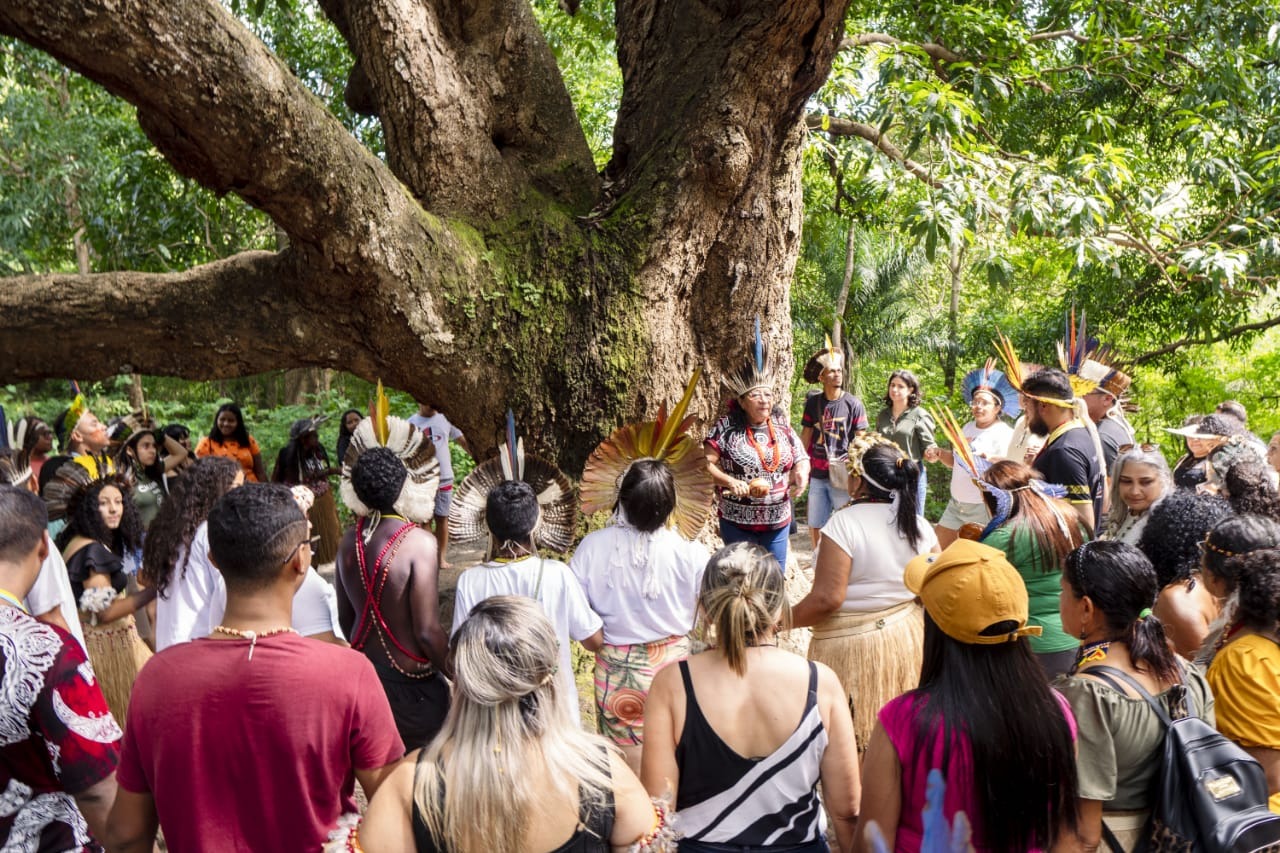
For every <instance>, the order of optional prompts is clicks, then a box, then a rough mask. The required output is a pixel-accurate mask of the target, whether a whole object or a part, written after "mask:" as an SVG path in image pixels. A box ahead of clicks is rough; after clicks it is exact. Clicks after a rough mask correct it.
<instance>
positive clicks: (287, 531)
mask: <svg viewBox="0 0 1280 853" xmlns="http://www.w3.org/2000/svg"><path fill="white" fill-rule="evenodd" d="M209 556H210V558H211V560H212V561H213V563H214V565H215V566H217V568H218V570H219V571H220V572H221V573H222V577H223V579H224V580H225V581H226V587H227V608H226V613H225V615H224V616H223V619H222V624H220V625H218V626H217V627H215V628H214V629H213V633H212V634H211V635H210V636H209V637H207V638H205V639H200V640H195V641H194V642H190V643H182V644H180V645H176V646H171V647H170V648H168V649H166V650H165V651H163V652H161V653H160V654H158V655H156V656H155V657H154V658H152V659H151V661H150V662H149V663H148V664H147V665H146V667H144V668H143V670H142V672H141V673H139V675H138V680H137V682H136V683H135V684H134V688H133V695H132V697H131V699H130V703H129V719H128V724H127V725H126V726H125V728H126V734H125V741H124V754H123V756H122V758H121V763H120V771H119V782H120V793H119V795H118V796H117V798H116V803H115V807H114V808H113V809H112V811H111V845H112V849H113V850H119V851H129V850H141V851H150V850H151V849H152V843H153V842H154V840H155V836H156V828H157V824H158V825H159V826H161V827H163V829H164V836H165V841H166V842H167V843H168V846H169V850H171V851H173V853H188V851H206V850H207V851H225V850H302V851H314V850H319V849H320V847H321V845H322V844H323V843H324V841H325V839H326V836H327V835H328V833H329V832H330V831H331V830H333V829H334V828H335V827H336V825H337V824H338V820H339V818H340V817H341V816H342V815H344V814H354V813H355V812H356V805H355V801H354V799H353V796H352V795H353V792H354V783H355V780H356V779H359V780H360V785H361V787H363V788H364V791H365V793H366V795H368V796H372V795H373V792H374V791H375V790H376V789H377V787H378V785H380V784H381V783H382V781H383V779H385V778H386V775H387V773H388V772H390V769H391V768H390V765H392V764H394V763H395V762H396V761H397V760H398V759H399V758H400V756H402V755H403V754H404V744H403V743H402V742H401V740H400V736H399V735H398V734H397V733H396V726H395V720H394V719H393V718H392V716H391V708H390V707H389V706H388V704H387V699H386V695H385V694H384V693H383V691H382V686H381V684H380V683H379V682H378V677H377V675H376V674H375V673H374V671H373V667H372V665H370V663H369V661H368V660H367V659H366V658H365V657H364V656H363V655H361V654H360V653H358V652H354V651H351V650H350V649H345V648H340V647H338V646H334V645H331V644H328V643H322V642H319V641H317V640H311V639H307V638H304V637H300V636H298V635H297V634H296V633H295V632H294V631H293V629H292V628H291V627H290V625H289V619H290V614H291V612H292V607H293V595H294V593H295V592H296V591H297V589H298V587H299V586H301V584H302V580H303V578H304V577H305V576H306V573H307V570H308V569H309V568H310V565H311V549H310V543H309V541H308V538H307V521H306V516H304V515H303V514H302V510H300V509H299V508H298V505H297V503H296V502H295V501H294V499H293V495H292V494H291V493H290V491H289V489H288V488H286V487H285V486H281V485H275V484H249V485H246V486H243V487H241V488H239V489H235V490H233V491H231V492H228V493H227V494H226V495H224V496H223V497H222V498H221V499H220V500H219V501H218V503H217V504H215V505H214V508H213V511H212V512H211V513H210V514H209Z"/></svg>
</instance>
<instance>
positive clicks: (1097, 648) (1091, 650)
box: [1072, 640, 1111, 672]
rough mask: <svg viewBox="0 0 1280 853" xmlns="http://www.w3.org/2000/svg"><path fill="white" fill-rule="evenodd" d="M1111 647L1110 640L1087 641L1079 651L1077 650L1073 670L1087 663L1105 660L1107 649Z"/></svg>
mask: <svg viewBox="0 0 1280 853" xmlns="http://www.w3.org/2000/svg"><path fill="white" fill-rule="evenodd" d="M1110 648H1111V641H1110V640H1099V641H1098V642H1096V643H1087V644H1086V645H1083V646H1081V647H1080V649H1079V651H1077V652H1076V665H1075V666H1074V667H1072V672H1075V671H1076V670H1079V669H1080V667H1082V666H1084V665H1085V664H1088V663H1095V662H1097V661H1100V660H1105V659H1106V657H1107V650H1108V649H1110Z"/></svg>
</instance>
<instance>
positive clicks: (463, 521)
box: [449, 409, 578, 552]
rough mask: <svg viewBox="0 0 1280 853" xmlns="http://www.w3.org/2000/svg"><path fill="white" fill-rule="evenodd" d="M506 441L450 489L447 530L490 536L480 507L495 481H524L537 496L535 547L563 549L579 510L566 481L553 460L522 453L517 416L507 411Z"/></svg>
mask: <svg viewBox="0 0 1280 853" xmlns="http://www.w3.org/2000/svg"><path fill="white" fill-rule="evenodd" d="M505 433H506V441H505V442H504V443H503V445H502V446H501V447H500V448H498V455H497V457H495V458H493V459H489V460H486V461H484V462H481V463H480V464H479V465H477V466H476V467H475V468H474V469H472V471H471V473H470V474H468V475H467V477H466V479H465V480H463V481H462V483H461V484H459V486H458V488H457V489H456V490H455V491H454V493H453V507H452V508H451V509H450V511H449V530H450V534H451V535H452V536H453V539H454V540H455V541H458V542H475V541H479V540H482V539H485V538H487V537H488V536H489V525H488V523H487V522H486V521H485V509H486V507H487V506H488V502H489V493H490V492H491V491H493V489H494V487H495V486H497V485H498V484H499V483H502V482H506V481H508V480H523V481H524V482H526V483H528V484H529V485H530V486H531V487H532V488H533V492H534V494H535V495H537V498H538V508H539V509H540V510H541V511H542V520H541V521H540V522H539V524H538V527H537V530H536V532H535V538H536V540H537V544H538V546H539V547H544V548H549V549H551V550H553V551H561V552H563V551H567V550H568V549H569V546H570V545H572V544H573V538H574V533H575V532H576V530H577V523H578V508H577V500H576V499H575V495H574V493H573V483H571V482H570V481H569V478H568V477H566V476H565V475H564V474H563V473H562V472H561V471H560V469H559V468H557V467H556V466H555V464H553V463H552V462H549V461H547V460H546V459H543V458H541V457H539V456H534V455H532V454H526V453H525V452H524V439H523V438H522V437H520V436H519V435H517V433H516V420H515V416H514V415H513V414H512V413H511V410H510V409H508V410H507V418H506V425H505Z"/></svg>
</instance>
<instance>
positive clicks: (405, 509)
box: [339, 380, 440, 535]
mask: <svg viewBox="0 0 1280 853" xmlns="http://www.w3.org/2000/svg"><path fill="white" fill-rule="evenodd" d="M375 447H385V448H387V449H388V450H390V451H391V452H393V453H395V455H396V456H398V457H399V458H400V461H401V462H402V463H403V464H404V467H405V470H406V471H407V472H408V475H409V476H407V477H406V478H405V481H404V486H403V487H401V489H400V497H399V498H397V499H396V502H395V511H396V512H397V513H399V514H400V515H403V516H404V517H405V518H407V519H409V520H410V521H413V522H417V523H422V522H426V521H430V520H431V516H432V515H434V514H435V506H436V490H437V488H439V485H440V463H439V462H437V461H436V449H435V445H433V444H432V443H431V442H430V441H427V439H426V437H425V436H424V435H423V433H422V430H420V429H418V428H417V427H416V426H414V425H413V424H411V423H409V422H408V421H406V420H404V419H403V418H397V417H394V416H393V415H391V403H390V401H389V400H388V399H387V395H386V393H385V392H384V391H383V389H382V380H378V390H377V395H376V396H375V397H374V399H373V400H372V401H370V403H369V417H367V418H365V419H364V420H362V421H360V423H359V424H357V425H356V428H355V431H354V432H352V433H351V443H350V444H349V445H348V446H347V454H346V456H345V457H343V459H342V483H341V485H340V486H339V490H340V491H341V493H342V500H343V502H344V503H345V504H346V505H347V506H348V507H350V508H351V511H352V512H354V513H355V514H356V515H360V516H370V515H373V514H374V511H373V510H372V509H370V508H369V507H367V506H365V503H364V501H362V500H360V498H359V497H358V496H357V495H356V490H355V489H354V488H353V487H352V485H351V472H352V471H353V470H355V467H356V463H357V462H358V461H360V457H361V456H363V455H364V454H365V453H366V452H367V451H369V450H371V449H373V448H375ZM376 526H377V525H370V526H369V527H368V531H369V533H370V535H371V534H372V531H373V528H374V527H376Z"/></svg>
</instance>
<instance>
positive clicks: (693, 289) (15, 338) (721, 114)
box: [0, 0, 848, 474]
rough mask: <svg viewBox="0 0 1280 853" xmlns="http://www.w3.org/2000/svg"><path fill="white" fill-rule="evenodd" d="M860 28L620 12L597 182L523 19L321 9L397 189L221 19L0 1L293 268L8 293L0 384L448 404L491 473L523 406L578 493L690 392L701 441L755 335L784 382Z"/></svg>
mask: <svg viewBox="0 0 1280 853" xmlns="http://www.w3.org/2000/svg"><path fill="white" fill-rule="evenodd" d="M847 3H848V0H794V2H786V3H777V2H774V0H738V2H724V0H710V2H688V0H618V2H617V4H616V6H617V26H618V46H619V51H618V52H619V62H620V65H621V67H622V72H623V80H624V88H623V98H622V103H621V106H620V109H619V117H618V123H617V128H616V133H615V152H614V157H613V160H612V162H611V163H610V164H609V167H608V169H607V170H606V172H605V175H604V176H603V180H602V179H601V177H600V176H597V175H596V174H595V173H594V171H593V169H592V167H591V158H590V153H589V151H588V150H587V147H586V144H585V141H584V139H583V136H582V131H581V128H580V127H579V126H578V124H577V122H576V119H575V118H574V116H573V112H572V106H571V104H570V103H569V99H568V97H567V95H566V93H565V90H564V87H563V84H562V83H561V81H560V78H559V73H558V70H557V69H556V67H555V65H554V61H553V59H552V57H551V53H550V51H549V49H548V48H547V45H546V43H545V41H544V39H543V37H542V34H541V32H540V31H539V30H538V28H537V26H536V23H535V22H534V20H533V16H532V14H531V12H530V10H529V8H528V6H527V5H526V4H525V3H523V2H519V0H475V2H472V3H469V4H466V5H463V4H455V3H450V2H446V0H420V2H410V0H323V2H322V6H323V8H324V10H325V12H326V14H328V15H329V16H330V17H331V18H332V19H333V20H334V22H335V23H336V24H337V25H338V27H339V29H340V31H341V32H342V33H343V35H344V37H345V38H346V39H347V41H348V43H349V45H350V46H351V48H352V50H353V52H354V53H355V55H356V59H357V63H358V69H359V75H358V76H359V77H360V78H361V79H363V80H364V81H365V83H366V84H367V87H368V91H367V92H365V93H364V94H365V95H366V96H367V98H366V99H367V100H368V101H369V103H368V106H369V107H370V108H371V109H373V110H375V111H376V112H377V114H378V115H379V117H380V118H381V121H382V123H383V127H384V130H385V131H386V142H387V156H386V159H385V161H383V160H381V159H379V158H378V157H375V156H374V155H373V154H371V153H370V152H368V151H366V150H365V149H364V148H362V147H361V146H360V145H359V144H358V143H357V142H356V141H355V140H354V139H353V138H352V137H351V135H350V134H348V133H347V132H346V131H345V130H344V129H343V128H342V127H341V126H340V125H339V124H338V122H337V121H336V120H335V119H334V118H333V116H331V115H330V114H329V113H328V112H327V111H326V110H325V109H324V108H323V106H322V105H321V104H320V103H319V102H318V101H317V100H316V99H315V98H314V97H312V96H311V95H310V94H308V93H307V92H306V91H305V89H304V88H303V87H302V85H301V83H299V81H297V80H296V79H295V78H294V77H293V76H292V75H290V74H289V72H288V71H287V70H286V69H285V68H284V66H283V65H282V64H281V63H280V61H279V60H278V59H277V58H276V57H275V56H273V55H272V54H271V53H270V51H268V49H267V48H266V47H265V46H263V45H262V43H261V42H260V41H258V40H257V39H256V38H254V37H253V36H252V35H251V34H250V33H249V32H248V31H247V30H246V29H245V28H244V27H243V26H241V25H240V24H239V23H238V22H237V21H236V20H235V19H234V18H232V17H231V16H230V14H228V13H227V12H226V10H225V9H223V7H222V6H220V5H219V4H218V3H217V2H215V0H169V2H166V3H162V4H155V3H149V2H142V0H78V2H77V1H75V0H9V2H7V3H6V4H4V6H2V7H0V32H4V33H7V34H11V35H14V36H17V37H18V38H20V39H22V40H24V41H27V42H29V43H31V44H33V45H35V46H37V47H39V48H41V49H43V50H46V51H48V52H49V53H51V54H52V55H54V56H55V57H57V58H58V59H59V60H61V61H62V62H63V63H65V64H66V65H68V66H69V67H71V68H73V69H75V70H77V71H80V72H81V73H83V74H85V75H87V76H89V77H90V78H92V79H94V80H96V81H98V82H100V83H101V84H102V85H104V86H106V87H107V88H108V89H110V90H111V91H113V92H115V93H116V94H118V95H120V96H121V97H123V98H126V99H127V100H129V101H130V102H131V103H133V104H134V105H136V106H137V108H138V117H139V121H140V123H141V125H142V127H143V129H144V130H145V131H146V132H147V134H148V135H149V137H150V138H151V139H152V140H153V141H154V142H155V144H156V146H157V147H158V148H159V149H160V151H161V152H162V153H163V154H164V155H165V156H166V157H167V158H168V159H169V161H170V162H171V163H172V164H173V165H174V168H175V169H177V170H178V171H179V172H181V173H182V174H184V175H188V176H190V177H193V178H195V179H196V180H198V181H200V182H201V183H202V184H204V185H205V186H207V187H210V188H211V189H214V190H216V191H219V192H234V193H237V194H238V195H240V196H242V197H243V198H245V199H246V200H247V201H249V202H250V203H251V204H254V205H255V206H257V207H259V208H260V209H262V210H263V211H265V212H266V213H267V214H268V215H270V216H271V217H272V219H273V220H274V221H275V223H276V224H277V226H278V227H279V228H280V230H281V231H282V232H283V233H284V234H285V235H287V238H288V242H287V248H284V249H282V250H281V251H279V252H275V253H262V252H255V253H246V254H243V255H239V256H236V257H233V258H230V259H227V260H224V261H219V262H216V263H211V264H208V265H205V266H202V267H198V268H195V269H192V270H188V271H186V272H182V273H177V274H172V275H151V274H141V273H129V272H122V273H109V274H102V275H96V276H87V275H80V276H39V277H37V276H29V277H18V278H14V279H10V280H8V281H6V282H5V286H4V287H3V288H0V316H3V317H5V320H4V321H3V322H4V323H5V326H4V331H5V334H4V335H3V336H2V337H0V379H3V380H5V381H12V380H18V379H34V378H39V377H43V376H63V375H69V374H74V375H75V376H76V377H77V378H80V379H85V378H92V377H97V376H103V375H107V374H111V373H115V372H118V371H122V370H124V371H141V372H145V373H158V374H169V375H178V376H186V377H192V378H215V377H225V376H234V375H241V374H244V373H249V372H255V371H261V370H267V369H273V368H281V367H330V368H340V369H344V370H350V371H352V372H355V373H357V374H359V375H361V376H364V377H366V378H369V379H374V378H382V379H383V380H384V381H385V382H386V383H388V384H390V385H392V386H395V387H399V388H403V389H405V390H407V391H409V392H411V393H412V394H414V395H415V396H417V397H419V398H427V397H432V398H436V399H439V400H440V401H441V402H443V403H444V404H445V405H447V406H448V407H449V409H450V411H451V414H452V415H453V416H454V419H455V420H456V421H457V422H458V424H459V425H460V426H461V427H462V428H463V429H464V431H466V432H467V433H468V435H469V436H470V437H471V438H472V440H473V441H474V442H475V444H476V445H477V446H478V447H479V448H481V449H483V448H485V447H490V446H492V445H493V444H495V443H496V440H497V439H498V436H499V431H498V427H499V424H500V423H501V420H502V413H503V412H504V411H505V410H506V409H507V407H508V406H510V407H511V408H513V409H514V410H515V411H516V413H517V416H518V419H519V421H520V424H521V427H522V428H523V429H524V430H526V431H527V433H528V436H527V442H528V444H529V445H530V447H531V449H534V448H536V449H540V450H542V451H544V452H548V453H552V454H554V455H556V456H557V457H558V458H559V460H560V461H561V462H562V464H563V465H564V466H565V468H566V470H568V471H569V472H570V473H575V474H576V473H577V472H578V471H579V470H580V466H581V463H582V461H583V460H584V459H585V456H586V454H587V453H588V452H589V451H590V449H591V448H592V447H593V446H594V445H595V443H596V442H598V441H599V440H600V439H601V438H602V437H603V436H604V435H605V434H607V432H608V431H609V430H611V429H613V428H614V427H616V426H617V425H619V424H620V423H622V422H623V421H625V420H628V419H631V418H633V417H636V416H638V415H644V414H651V413H652V412H653V411H654V410H655V409H656V407H657V405H658V404H659V403H660V402H662V401H663V400H671V399H673V398H674V397H676V396H677V395H678V393H679V389H680V388H681V386H682V385H683V383H684V382H685V381H686V380H687V378H688V376H689V374H690V373H691V372H692V371H693V369H694V368H695V367H699V366H701V367H703V368H704V369H705V370H706V376H707V378H706V379H704V380H703V383H702V386H701V387H700V388H699V391H698V397H697V404H696V406H695V409H694V411H697V412H699V413H701V415H702V417H703V418H704V420H705V419H706V418H709V417H711V416H712V415H713V414H714V411H715V410H716V408H717V407H718V406H719V404H720V396H721V395H720V391H719V388H718V377H719V376H721V375H723V373H724V371H725V370H727V369H729V368H731V367H733V366H734V365H735V364H737V363H738V362H739V360H740V359H742V358H744V357H745V354H746V350H747V344H748V334H749V329H750V327H751V324H752V321H753V319H754V317H755V316H756V315H757V314H758V315H759V316H760V317H761V320H762V323H763V326H764V328H765V330H766V332H767V335H768V337H769V339H770V340H771V342H772V343H773V344H774V347H775V354H776V355H775V362H776V365H777V367H778V368H779V370H780V371H781V372H782V373H783V375H784V376H785V375H789V372H790V370H791V356H790V342H791V334H790V321H789V305H788V301H789V300H788V296H789V282H790V277H791V273H792V269H793V266H794V263H795V258H796V254H797V251H798V245H799V233H800V215H801V210H800V203H801V196H800V161H799V153H800V144H801V141H802V134H803V133H804V130H803V126H802V122H801V121H800V118H801V112H802V108H803V106H804V103H805V101H806V99H807V98H808V96H809V95H810V94H811V93H812V92H813V91H814V90H815V89H816V88H817V87H818V86H819V85H820V83H821V82H822V80H823V78H824V76H825V75H826V73H827V71H828V69H829V67H830V62H831V59H832V56H833V54H834V52H835V49H836V46H837V42H838V40H839V37H840V35H841V21H842V19H843V16H844V11H845V7H846V6H847ZM779 384H780V386H785V384H786V383H785V381H782V382H780V383H779Z"/></svg>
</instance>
